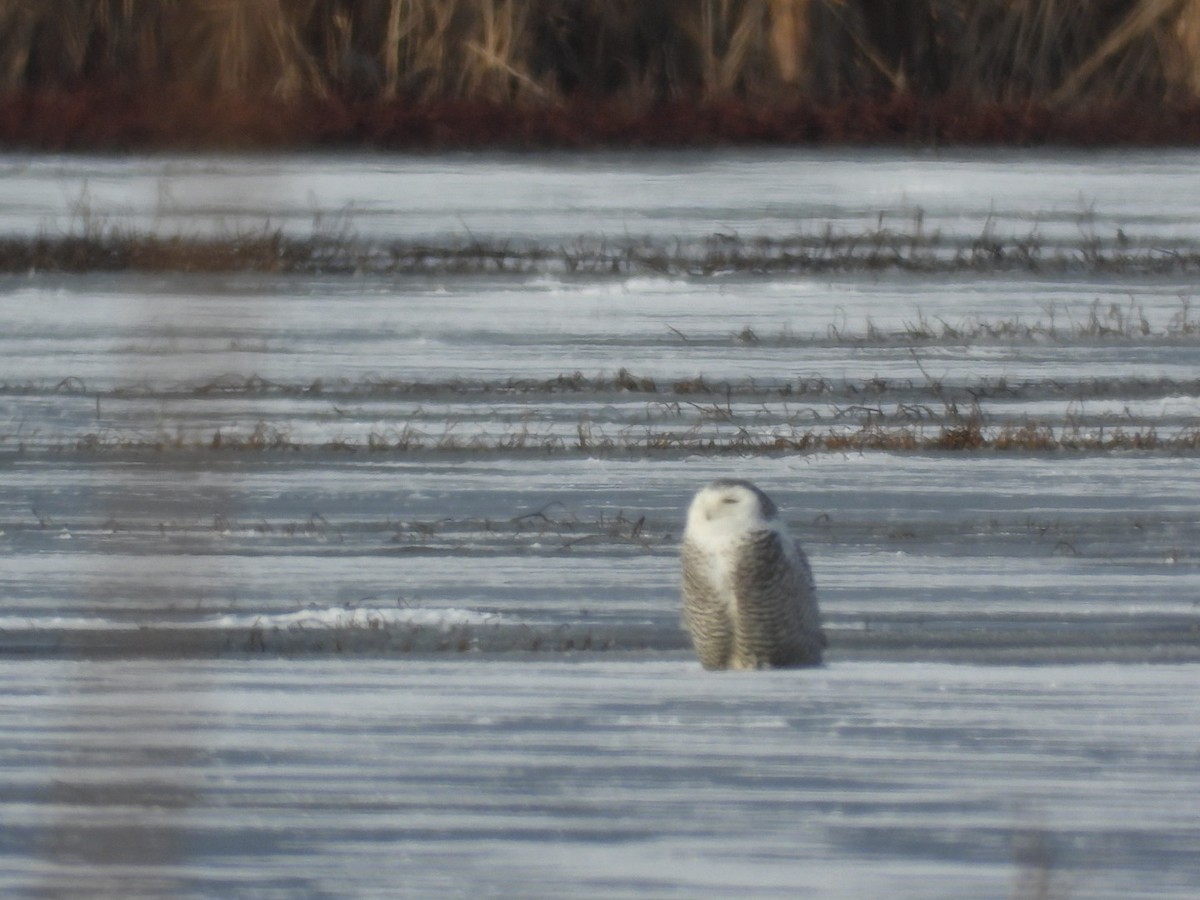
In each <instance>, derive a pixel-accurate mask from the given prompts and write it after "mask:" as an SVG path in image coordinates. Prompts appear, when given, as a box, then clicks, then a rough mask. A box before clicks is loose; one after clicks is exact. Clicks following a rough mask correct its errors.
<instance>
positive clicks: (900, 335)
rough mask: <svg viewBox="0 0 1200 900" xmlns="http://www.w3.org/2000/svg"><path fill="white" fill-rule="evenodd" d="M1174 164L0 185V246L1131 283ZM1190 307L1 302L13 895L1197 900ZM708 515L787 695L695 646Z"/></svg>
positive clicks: (24, 295)
mask: <svg viewBox="0 0 1200 900" xmlns="http://www.w3.org/2000/svg"><path fill="white" fill-rule="evenodd" d="M1195 163H1196V156H1195V154H1194V153H1191V152H1182V151H1181V152H1171V153H1157V152H1156V153H1148V154H1136V153H1135V154H1073V155H1066V154H1020V153H1011V154H1008V153H1005V154H990V155H989V156H988V157H987V158H984V157H982V156H979V155H970V154H958V155H955V154H949V155H938V154H897V153H890V152H889V153H858V154H846V153H783V152H771V153H766V152H763V153H758V152H755V153H743V152H728V153H724V152H723V153H713V154H629V155H619V154H618V155H611V154H610V155H598V156H596V155H584V156H579V157H572V156H561V157H559V156H554V157H541V158H521V157H507V156H486V155H485V156H457V157H448V158H405V157H383V156H379V157H345V158H344V157H336V158H334V157H307V158H304V157H301V158H290V159H285V160H275V159H262V158H258V159H240V158H215V159H197V158H189V157H175V158H169V159H166V158H164V159H151V160H145V159H141V160H138V159H132V160H118V159H93V158H87V157H69V158H68V157H63V158H42V157H36V158H27V157H14V156H6V157H2V158H0V185H3V188H2V189H0V196H2V197H3V199H2V200H0V231H7V232H11V233H16V234H23V235H25V236H30V235H32V234H34V233H36V232H38V231H39V230H49V231H51V232H53V231H54V230H55V229H59V230H63V231H70V230H72V229H75V230H78V229H79V228H81V227H82V228H84V229H86V228H87V227H91V226H92V225H94V224H95V223H96V222H101V221H102V220H111V221H114V222H117V223H118V224H122V225H127V226H130V227H135V228H144V229H147V230H152V231H156V232H158V233H164V234H174V233H180V232H182V233H185V234H203V233H213V232H216V233H224V234H228V233H229V232H230V230H231V229H232V230H237V229H248V230H251V231H252V230H255V229H262V228H264V227H268V226H269V227H274V226H276V225H278V226H280V227H282V228H284V229H285V230H286V231H288V232H289V233H295V234H299V235H305V234H308V233H311V232H312V230H313V229H314V228H316V229H317V230H318V231H320V230H322V229H325V230H334V231H336V230H337V229H338V228H343V227H352V228H353V229H355V230H356V232H357V233H358V234H359V235H361V236H365V237H366V238H367V239H374V238H378V239H380V240H385V239H390V238H400V237H403V238H408V239H427V238H428V239H434V238H437V239H449V240H455V239H462V238H463V236H464V233H468V232H469V234H471V235H479V236H490V237H497V238H502V239H511V240H513V241H514V242H517V243H520V242H525V243H527V244H535V245H537V246H542V247H545V246H551V245H553V244H554V242H560V241H567V240H575V239H577V238H579V237H580V235H581V234H587V235H591V236H592V238H596V237H598V238H600V239H604V238H605V237H609V238H612V239H613V240H616V239H624V237H626V236H628V235H631V234H632V235H643V234H645V235H650V236H651V237H653V238H654V239H656V240H667V241H669V240H672V239H674V238H676V237H678V238H681V239H693V238H696V239H702V238H706V237H708V236H711V235H712V233H713V232H722V233H724V232H729V233H735V232H736V233H737V234H738V235H739V236H740V237H742V238H746V239H752V238H753V237H754V236H755V235H762V236H780V235H787V234H791V233H794V232H795V230H796V229H797V228H798V227H799V226H800V225H802V226H803V228H804V229H814V228H815V229H817V230H819V229H820V228H822V227H825V226H826V225H829V226H831V227H834V228H838V229H844V230H846V231H849V232H854V231H861V230H862V228H863V227H864V226H867V227H876V226H877V225H879V223H880V222H882V224H883V227H890V223H892V222H900V221H903V222H904V223H907V224H906V225H905V227H908V225H911V224H912V223H914V222H916V221H917V218H918V217H919V219H920V222H921V227H922V228H925V229H928V230H930V231H932V230H935V229H936V230H942V231H944V232H945V233H947V234H953V235H957V236H960V237H962V238H964V239H970V238H973V237H975V236H978V235H979V234H980V233H981V232H982V231H983V230H984V229H987V228H991V229H996V230H997V231H998V232H1001V233H1006V234H1014V235H1023V234H1029V233H1030V232H1031V231H1036V232H1037V233H1038V234H1040V235H1043V236H1045V237H1046V239H1047V240H1053V241H1060V242H1064V244H1069V243H1070V242H1072V241H1074V242H1076V243H1078V242H1079V241H1080V240H1086V239H1088V236H1089V235H1093V234H1095V235H1099V236H1100V237H1102V238H1103V239H1106V240H1107V239H1110V238H1113V236H1114V235H1115V234H1116V233H1117V230H1118V229H1122V230H1123V232H1124V233H1125V234H1127V235H1130V236H1131V239H1134V238H1136V239H1137V240H1140V241H1145V242H1148V243H1147V244H1146V246H1159V245H1161V246H1163V247H1168V246H1175V244H1173V243H1172V242H1180V241H1182V242H1192V243H1193V244H1194V243H1196V242H1197V241H1198V239H1200V236H1198V235H1197V228H1198V220H1197V216H1196V213H1195V210H1194V209H1193V206H1194V204H1193V201H1192V194H1191V193H1189V191H1188V190H1187V189H1185V188H1186V187H1187V186H1189V185H1191V183H1192V181H1194V172H1195ZM880 214H883V218H882V220H881V219H880ZM89 217H92V219H91V220H89ZM89 222H90V223H91V224H89ZM1193 282H1194V279H1191V278H1190V277H1183V276H1175V275H1171V276H1158V275H1147V274H1145V273H1144V272H1141V273H1138V272H1121V271H1100V270H1098V269H1097V270H1086V271H1080V272H1079V273H1078V274H1077V275H1076V276H1075V277H1071V278H1066V277H1063V276H1062V274H1061V273H1059V274H1045V275H1043V274H1041V273H1038V272H1036V271H1031V272H1024V273H1020V274H1015V273H1012V272H1007V273H1005V272H990V273H981V274H980V275H979V276H978V277H964V276H963V275H962V274H961V273H960V274H958V275H922V276H916V275H906V274H902V273H898V272H892V271H884V272H880V271H864V272H846V273H842V274H838V275H830V276H804V277H801V276H796V275H789V276H786V277H773V278H768V277H746V276H738V277H729V276H713V277H692V278H675V277H647V276H645V275H638V276H636V277H623V276H610V275H597V276H594V277H585V276H578V277H564V276H562V275H561V274H559V275H555V274H552V273H548V272H535V273H532V274H531V273H525V274H512V275H489V276H486V277H481V276H472V277H467V276H454V275H448V274H447V275H438V276H428V275H426V276H404V277H402V276H395V277H384V276H382V275H373V276H345V277H339V278H332V277H322V278H303V277H296V276H289V277H282V276H266V275H254V276H251V275H221V276H217V275H203V276H198V275H174V274H166V275H165V274H159V273H155V274H145V273H126V274H116V275H99V274H89V275H82V276H48V275H44V274H37V273H34V274H31V275H28V276H24V275H23V276H20V277H16V276H10V277H7V278H5V279H3V281H0V423H2V426H0V685H3V687H2V688H0V893H4V894H14V895H31V896H44V895H51V896H71V895H79V896H84V895H86V896H97V895H106V896H121V897H132V896H147V897H149V896H155V897H158V896H180V897H190V896H196V897H200V896H245V897H295V896H311V897H333V896H338V897H343V896H362V897H368V896H413V897H472V898H474V897H479V896H492V897H522V898H524V897H547V898H549V897H554V898H558V897H564V896H580V897H631V898H632V897H637V898H641V897H685V896H686V897H697V896H700V897H729V896H744V897H781V898H782V897H793V896H797V895H798V894H803V893H808V894H813V895H816V896H822V897H874V896H889V897H914V898H915V897H921V898H925V897H947V898H949V897H953V898H969V897H989V898H991V897H998V896H1017V897H1026V896H1029V897H1032V896H1051V897H1060V896H1062V897H1065V896H1072V897H1074V896H1080V897H1114V898H1116V897H1121V898H1124V897H1130V896H1139V897H1160V898H1167V897H1170V898H1190V897H1194V896H1196V894H1197V891H1198V890H1200V869H1198V868H1197V862H1196V859H1197V857H1196V854H1195V848H1196V846H1197V845H1198V842H1200V816H1198V814H1197V812H1196V808H1195V806H1196V805H1195V797H1196V795H1197V788H1198V787H1200V784H1198V783H1197V779H1198V778H1200V756H1198V751H1197V748H1198V747H1200V739H1198V738H1200V708H1198V707H1197V704H1196V700H1195V698H1196V691H1195V685H1196V683H1197V679H1198V678H1200V668H1198V666H1200V606H1198V603H1200V599H1198V598H1200V565H1198V556H1197V549H1196V548H1197V547H1198V546H1200V516H1197V512H1196V510H1197V508H1198V504H1200V488H1198V487H1197V485H1198V484H1200V479H1198V478H1197V475H1198V474H1200V473H1198V471H1197V467H1198V464H1200V463H1198V457H1197V453H1196V446H1197V440H1196V438H1195V435H1196V432H1197V428H1198V426H1200V421H1198V418H1197V415H1196V413H1197V403H1198V402H1200V400H1198V398H1200V380H1198V378H1197V373H1196V366H1195V359H1196V349H1197V347H1196V344H1197V336H1198V335H1200V320H1198V319H1197V318H1196V316H1195V315H1194V314H1193V313H1192V312H1191V308H1190V295H1191V292H1192V291H1193V290H1194V284H1193ZM972 428H977V429H978V434H980V435H981V436H983V437H986V438H987V439H989V440H993V439H995V438H996V437H997V436H999V435H1003V434H1005V433H1009V434H1014V433H1020V431H1021V429H1027V433H1028V434H1032V435H1034V436H1035V437H1036V435H1037V434H1050V435H1051V436H1053V437H1055V438H1056V439H1058V438H1062V439H1064V440H1076V441H1077V442H1078V446H1076V448H1075V449H1061V448H1060V449H1053V450H1047V449H1040V450H1039V449H1037V448H1036V447H1034V448H1032V449H1031V448H1030V447H1028V446H1026V447H1013V448H1010V449H1007V450H1002V449H996V445H989V446H988V447H987V448H985V449H975V450H972V449H966V450H961V449H960V450H943V451H937V450H934V449H930V447H929V445H928V442H929V441H931V440H934V439H936V438H937V437H938V436H939V435H943V434H945V433H946V432H947V431H948V430H949V431H951V432H953V430H954V429H966V431H965V432H964V433H965V434H966V435H967V436H968V437H969V436H970V435H971V434H972V433H973V432H972V431H971V430H970V429H972ZM1039 429H1041V430H1040V431H1039ZM806 435H810V436H811V435H816V436H818V437H822V438H837V437H842V438H846V439H847V440H848V441H849V443H844V444H842V445H837V446H838V447H839V449H830V447H832V446H835V445H834V444H833V443H832V442H831V441H830V442H827V443H826V444H824V445H820V446H816V447H808V448H807V449H806V446H807V445H804V444H803V443H802V441H803V439H804V438H805V436H806ZM856 435H859V436H874V437H877V438H880V439H886V441H887V442H882V443H879V444H876V445H863V446H855V445H854V444H853V438H854V437H855V436H856ZM905 437H907V438H911V439H912V441H914V442H918V441H925V442H926V444H924V445H922V446H923V447H924V449H913V447H911V446H909V447H906V446H905V444H904V441H903V440H902V439H903V438H905ZM1105 441H1108V443H1107V444H1106V443H1105ZM1089 442H1090V443H1089ZM1063 446H1066V445H1065V444H1064V445H1063ZM822 448H824V449H822ZM731 474H734V475H739V476H742V477H749V478H752V479H754V480H755V481H756V482H758V483H759V484H760V485H761V486H762V487H763V488H764V489H766V490H767V491H768V492H769V493H770V494H771V495H772V496H773V497H774V498H775V500H776V501H777V503H778V505H779V506H780V508H781V510H782V511H783V515H784V516H785V518H786V519H787V521H788V525H789V527H790V528H791V529H792V530H793V531H794V532H795V533H796V534H797V535H798V536H799V537H800V538H801V539H802V540H803V542H804V543H805V545H806V547H807V548H808V552H809V555H810V558H811V560H812V563H813V567H814V570H815V573H816V578H817V582H818V586H819V592H820V598H821V603H822V610H823V614H824V618H825V622H826V625H827V628H828V631H829V635H830V643H831V646H830V651H829V654H828V665H827V666H826V667H825V668H823V669H819V670H815V671H804V672H766V673H751V674H745V675H742V676H737V675H730V674H724V675H723V674H708V673H704V672H702V671H701V670H700V668H699V666H698V665H697V664H696V663H695V662H694V660H693V659H692V657H691V654H690V653H689V651H688V649H687V647H686V644H685V641H684V637H683V634H682V632H681V631H680V629H679V626H678V615H677V608H676V606H677V601H676V592H677V583H676V582H677V574H676V559H675V553H676V542H677V540H678V535H679V530H680V528H681V519H682V511H683V509H684V508H685V506H686V504H687V501H688V498H689V497H690V494H691V493H692V491H694V490H695V488H696V487H697V486H698V485H699V484H702V483H704V482H705V481H707V480H709V479H711V478H715V477H720V476H727V475H731ZM1152 662H1153V663H1155V664H1154V665H1150V663H1152Z"/></svg>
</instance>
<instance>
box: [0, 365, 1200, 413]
mask: <svg viewBox="0 0 1200 900" xmlns="http://www.w3.org/2000/svg"><path fill="white" fill-rule="evenodd" d="M563 395H568V396H573V395H581V396H583V397H588V396H591V397H594V398H596V399H598V400H602V399H604V398H606V397H620V396H630V397H638V398H641V399H646V400H648V401H649V400H651V399H653V400H654V401H655V402H666V403H673V402H674V403H679V404H680V405H681V406H683V405H692V406H693V407H694V406H695V399H696V398H704V399H703V401H701V402H703V403H705V404H712V405H717V406H722V407H724V408H726V409H727V410H729V411H730V415H729V416H727V418H728V417H731V416H732V410H731V405H732V404H733V403H734V402H741V403H760V402H767V401H775V400H782V401H787V400H805V399H807V400H820V401H823V402H833V403H837V402H842V403H848V404H852V405H855V404H856V405H862V404H863V403H864V401H869V402H870V404H871V406H872V407H874V406H876V405H877V403H878V402H879V401H881V400H884V399H886V400H890V401H892V402H894V403H896V404H897V406H898V407H900V406H903V405H904V404H911V403H925V404H928V403H930V402H933V403H934V404H935V405H936V406H938V407H941V406H942V405H944V404H948V403H954V404H961V405H966V406H969V405H972V404H978V403H980V402H983V401H985V400H1004V401H1034V400H1067V401H1080V402H1082V401H1085V400H1097V399H1105V398H1118V399H1124V400H1145V399H1156V398H1164V397H1200V378H1194V379H1174V378H1165V377H1158V378H1129V377H1122V378H1085V379H1045V378H1041V379H1026V380H1017V379H1013V378H1008V377H999V378H980V379H977V380H975V381H971V382H967V383H949V382H943V381H941V380H939V379H936V378H933V377H931V376H929V375H928V374H924V373H923V377H922V378H884V377H879V376H876V377H874V378H869V379H865V380H849V379H831V378H825V377H822V376H817V375H812V376H801V377H795V378H775V379H772V378H739V379H720V378H710V377H707V376H704V375H696V376H693V377H689V378H678V379H662V378H657V379H656V378H652V377H650V376H647V375H640V374H637V373H634V372H631V371H629V370H628V369H626V368H621V369H618V370H617V372H616V373H615V374H612V375H607V374H603V373H601V374H597V375H585V374H584V373H583V372H580V371H575V372H572V373H564V374H561V375H557V376H554V377H551V378H504V379H473V378H451V379H446V380H443V381H417V380H408V379H398V378H381V377H366V378H361V379H355V380H350V379H340V378H339V379H329V380H326V379H317V380H315V381H312V382H309V383H307V384H304V383H289V382H280V381H273V380H271V379H267V378H263V377H261V376H259V375H237V374H233V373H230V374H226V375H222V376H220V377H218V378H215V379H211V380H206V381H200V382H186V383H181V384H178V385H174V386H167V387H159V386H152V385H136V384H135V385H127V386H121V387H117V388H115V389H105V390H97V389H95V388H94V387H92V386H91V385H89V384H88V383H87V382H86V381H84V380H83V379H81V378H77V377H73V376H72V377H68V378H64V379H62V380H61V381H58V382H56V383H53V384H37V383H24V384H20V383H13V384H7V383H5V384H0V396H11V397H30V396H62V397H77V398H84V399H86V400H88V401H90V402H97V403H99V404H101V407H103V404H104V403H106V402H108V401H121V400H148V401H170V400H187V399H199V400H204V399H209V398H212V399H220V398H228V397H263V398H271V397H289V398H301V399H311V400H313V401H330V402H335V403H337V402H342V401H345V402H353V401H365V400H388V399H394V400H425V399H430V400H432V399H438V398H441V399H446V398H449V399H460V398H461V399H463V400H465V401H470V400H491V399H494V398H503V397H513V398H519V399H520V400H521V401H522V403H530V402H533V401H535V400H537V399H538V398H543V397H544V398H555V397H560V396H563ZM339 408H340V407H339Z"/></svg>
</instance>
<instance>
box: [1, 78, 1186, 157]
mask: <svg viewBox="0 0 1200 900" xmlns="http://www.w3.org/2000/svg"><path fill="white" fill-rule="evenodd" d="M1197 141H1200V102H1196V101H1190V102H1181V103H1177V104H1145V103H1137V104H1128V103H1121V104H1106V103H1101V104H1095V105H1092V106H1089V107H1084V108H1079V109H1073V110H1071V111H1064V110H1052V109H1051V108H1050V107H1049V106H1047V105H1045V104H1038V103H1035V102H1026V101H1010V102H990V101H972V100H968V99H965V98H954V97H939V98H931V99H921V98H918V97H916V96H913V95H905V94H901V95H897V96H893V97H888V98H880V99H865V98H853V99H845V100H837V101H829V102H824V103H822V102H817V101H813V100H794V101H792V100H789V101H778V102H760V101H754V100H746V99H728V100H720V101H705V100H690V101H689V100H673V101H669V102H664V103H658V104H653V105H648V106H646V105H631V104H628V103H622V102H616V101H608V100H597V99H595V98H573V99H568V100H564V101H562V102H561V103H556V104H549V105H540V106H531V105H524V104H512V103H502V102H489V101H469V100H453V99H451V100H443V101H409V100H368V101H363V100H353V99H341V98H337V97H326V98H323V99H317V100H312V101H308V102H294V103H284V102H281V101H278V100H273V99H271V98H253V97H247V96H240V95H232V96H223V97H219V98H211V97H206V96H203V95H200V94H195V93H191V92H188V91H186V90H183V89H178V90H163V89H160V90H156V89H153V88H151V89H145V90H140V89H139V90H136V91H134V90H130V89H113V90H106V89H103V88H97V87H80V88H76V89H73V90H52V91H37V92H22V93H11V94H8V95H5V96H0V147H3V148H7V149H29V150H41V151H130V150H141V151H151V150H163V149H198V150H208V149H260V150H282V149H299V148H323V147H374V148H388V149H407V150H438V149H453V148H480V147H488V148H509V149H548V148H598V147H608V146H614V147H626V146H647V147H692V146H715V145H820V144H861V143H871V144H878V143H893V144H927V143H951V144H959V145H976V144H978V145H990V144H1049V143H1053V144H1065V145H1080V146H1090V145H1094V144H1110V145H1122V146H1133V145H1162V144H1193V143H1196V142H1197Z"/></svg>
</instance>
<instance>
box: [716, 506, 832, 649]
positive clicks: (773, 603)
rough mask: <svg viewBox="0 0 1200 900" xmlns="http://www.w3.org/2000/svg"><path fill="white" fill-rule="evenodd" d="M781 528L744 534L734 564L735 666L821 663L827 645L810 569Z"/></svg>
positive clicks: (796, 547)
mask: <svg viewBox="0 0 1200 900" xmlns="http://www.w3.org/2000/svg"><path fill="white" fill-rule="evenodd" d="M784 540H789V542H790V539H785V538H783V537H782V536H781V535H780V533H779V532H777V531H773V530H766V529H764V530H761V531H757V532H754V533H753V534H750V535H748V536H747V538H746V540H745V541H744V542H743V543H742V545H741V547H740V553H739V556H738V560H737V563H736V565H735V567H734V574H733V590H734V593H735V595H736V598H737V599H736V603H737V622H736V625H735V629H734V661H733V665H734V666H735V667H736V668H761V667H765V666H771V667H783V666H811V665H819V664H820V662H821V656H822V651H823V650H824V648H825V645H826V640H825V633H824V631H823V630H822V629H821V620H820V612H819V610H818V608H817V599H816V591H815V589H814V587H813V577H812V569H811V568H810V566H809V564H808V559H807V558H806V557H805V555H804V551H803V550H802V549H800V546H799V545H798V544H790V545H788V546H785V544H784Z"/></svg>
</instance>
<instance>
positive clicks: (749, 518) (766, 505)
mask: <svg viewBox="0 0 1200 900" xmlns="http://www.w3.org/2000/svg"><path fill="white" fill-rule="evenodd" d="M778 514H779V511H778V509H776V507H775V503H774V502H773V501H772V500H771V498H770V497H768V496H767V495H766V494H764V493H763V492H762V491H761V490H759V488H757V487H755V486H754V485H753V484H751V483H750V482H749V481H743V480H742V479H740V478H719V479H717V480H716V481H714V482H712V483H711V484H708V485H706V486H705V487H702V488H701V489H700V490H699V491H697V492H696V496H695V497H693V498H692V505H691V506H690V507H689V508H688V520H687V527H688V530H689V531H694V530H695V529H701V530H703V529H709V528H722V527H729V528H737V529H753V528H763V527H767V526H768V525H769V524H770V523H771V522H772V521H773V520H774V519H775V518H776V517H777V516H778Z"/></svg>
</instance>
